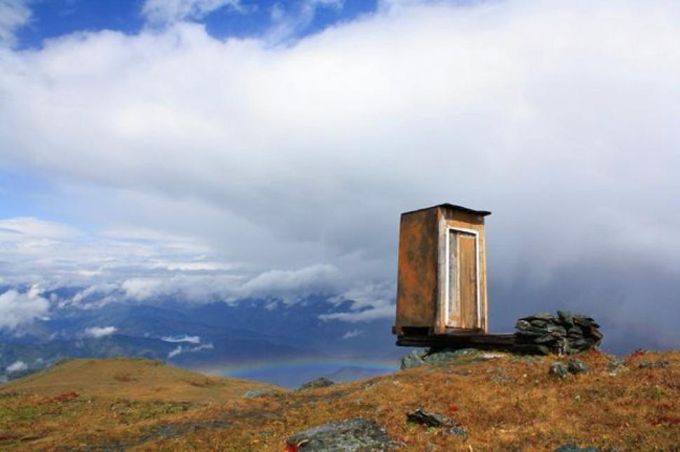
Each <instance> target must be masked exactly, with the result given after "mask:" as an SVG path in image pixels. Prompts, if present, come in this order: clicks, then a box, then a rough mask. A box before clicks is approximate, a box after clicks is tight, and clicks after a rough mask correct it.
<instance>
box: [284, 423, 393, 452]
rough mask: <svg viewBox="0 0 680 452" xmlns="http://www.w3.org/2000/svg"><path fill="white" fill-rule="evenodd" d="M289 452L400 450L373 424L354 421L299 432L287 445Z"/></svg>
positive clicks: (329, 424)
mask: <svg viewBox="0 0 680 452" xmlns="http://www.w3.org/2000/svg"><path fill="white" fill-rule="evenodd" d="M286 446H287V449H286V450H287V451H289V452H298V451H304V452H314V451H346V452H350V451H382V450H389V449H394V448H396V447H398V446H399V444H398V443H396V442H395V441H393V440H392V439H391V438H390V437H389V435H388V434H387V433H386V432H385V430H383V429H382V428H381V427H380V426H379V425H378V424H376V423H375V422H374V421H370V420H366V419H362V418H354V419H348V420H345V421H338V422H330V423H328V424H323V425H319V426H316V427H313V428H310V429H309V430H305V431H303V432H299V433H296V434H294V435H293V436H291V437H290V438H288V440H287V441H286Z"/></svg>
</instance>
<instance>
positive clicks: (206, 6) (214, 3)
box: [142, 0, 243, 24]
mask: <svg viewBox="0 0 680 452" xmlns="http://www.w3.org/2000/svg"><path fill="white" fill-rule="evenodd" d="M222 8H232V9H234V10H236V11H242V10H243V6H242V5H241V2H240V1H239V0H146V1H145V2H144V6H143V7H142V14H143V15H144V17H145V18H146V19H147V20H149V21H151V22H154V23H162V24H168V23H174V22H179V21H182V20H187V19H188V20H191V19H202V18H203V17H205V16H207V15H208V14H210V13H212V12H214V11H217V10H219V9H222Z"/></svg>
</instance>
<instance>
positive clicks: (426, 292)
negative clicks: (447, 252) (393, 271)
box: [395, 209, 438, 334]
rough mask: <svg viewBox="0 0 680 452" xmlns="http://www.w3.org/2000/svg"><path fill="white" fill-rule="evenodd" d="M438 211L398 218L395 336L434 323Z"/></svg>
mask: <svg viewBox="0 0 680 452" xmlns="http://www.w3.org/2000/svg"><path fill="white" fill-rule="evenodd" d="M437 253H438V210H437V209H430V210H424V211H417V212H412V213H408V214H403V215H402V216H401V225H400V231H399V270H398V277H397V281H398V287H397V319H396V324H395V326H396V329H397V333H398V334H399V332H400V331H401V328H402V327H429V328H432V327H433V326H434V323H435V316H436V303H437V288H438V286H437V284H438V255H437Z"/></svg>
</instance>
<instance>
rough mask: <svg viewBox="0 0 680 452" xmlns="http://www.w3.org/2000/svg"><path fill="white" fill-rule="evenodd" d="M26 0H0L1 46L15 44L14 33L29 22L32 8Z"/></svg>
mask: <svg viewBox="0 0 680 452" xmlns="http://www.w3.org/2000/svg"><path fill="white" fill-rule="evenodd" d="M27 3H28V2H26V1H25V0H0V46H2V45H13V44H14V43H15V41H16V40H15V36H14V33H15V32H16V31H17V30H18V29H19V28H21V27H23V26H24V25H26V24H27V23H28V21H29V20H30V18H31V10H30V9H29V8H28V6H27Z"/></svg>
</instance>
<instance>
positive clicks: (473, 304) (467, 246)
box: [445, 228, 481, 329]
mask: <svg viewBox="0 0 680 452" xmlns="http://www.w3.org/2000/svg"><path fill="white" fill-rule="evenodd" d="M446 248H447V249H446V267H447V271H446V282H445V283H446V286H445V289H446V290H445V304H446V306H445V312H446V316H445V318H446V326H447V327H451V328H465V329H475V328H481V323H480V322H481V318H480V309H481V306H480V283H479V234H478V232H477V231H473V230H467V229H457V228H449V229H448V234H447V247H446Z"/></svg>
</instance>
